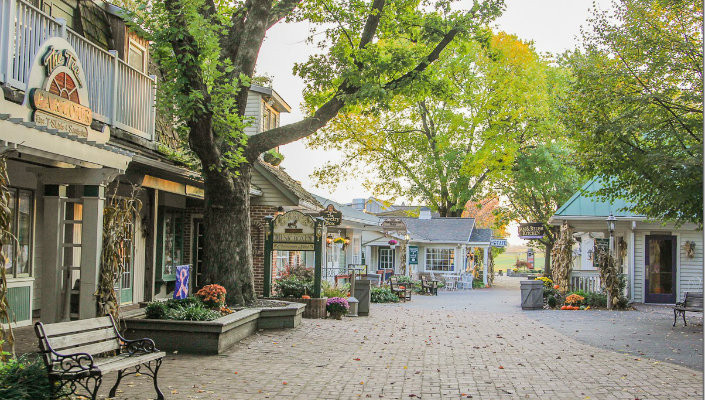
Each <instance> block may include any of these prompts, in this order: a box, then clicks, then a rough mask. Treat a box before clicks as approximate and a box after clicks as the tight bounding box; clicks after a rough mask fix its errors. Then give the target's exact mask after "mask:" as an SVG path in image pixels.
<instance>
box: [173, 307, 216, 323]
mask: <svg viewBox="0 0 705 400" xmlns="http://www.w3.org/2000/svg"><path fill="white" fill-rule="evenodd" d="M221 316H222V314H221V313H220V312H219V311H215V310H211V309H208V308H206V307H205V306H204V305H203V304H192V305H189V306H178V307H175V308H171V309H169V311H167V313H166V319H172V320H177V321H213V320H214V319H218V318H220V317H221Z"/></svg>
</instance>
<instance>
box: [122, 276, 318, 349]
mask: <svg viewBox="0 0 705 400" xmlns="http://www.w3.org/2000/svg"><path fill="white" fill-rule="evenodd" d="M225 295H226V290H225V288H224V287H222V286H220V285H208V286H204V287H203V288H201V289H200V290H199V291H198V292H196V294H195V296H192V297H187V298H185V299H169V300H166V301H153V302H150V303H148V304H147V305H146V307H145V308H143V309H142V310H141V311H142V313H140V314H137V315H135V316H134V317H132V318H126V319H125V320H124V321H125V325H126V328H127V329H126V332H125V333H126V334H125V336H126V337H127V338H128V339H139V338H143V337H148V338H152V339H153V340H154V342H155V344H156V346H157V347H158V348H159V349H161V350H166V351H180V352H185V353H198V354H219V353H221V352H223V351H225V350H226V349H228V348H229V347H231V346H233V345H234V344H236V343H237V342H239V341H240V340H242V339H244V338H246V337H247V336H249V335H251V334H253V333H255V332H256V331H257V329H281V328H295V327H297V326H298V325H299V324H300V323H301V317H302V314H303V312H304V308H305V307H306V305H305V304H301V303H293V302H286V301H271V300H258V301H257V304H255V305H254V306H253V307H250V308H240V309H238V310H231V309H230V308H229V307H228V306H227V305H226V303H225V298H226V297H225Z"/></svg>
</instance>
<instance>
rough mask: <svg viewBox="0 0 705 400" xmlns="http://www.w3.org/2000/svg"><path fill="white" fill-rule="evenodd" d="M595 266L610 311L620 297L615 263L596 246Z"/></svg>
mask: <svg viewBox="0 0 705 400" xmlns="http://www.w3.org/2000/svg"><path fill="white" fill-rule="evenodd" d="M595 264H597V268H598V269H599V270H600V281H601V283H602V288H603V290H604V291H605V293H606V294H607V308H608V309H612V306H614V305H615V304H617V303H618V301H619V295H620V293H619V276H618V274H617V263H616V262H615V260H614V257H612V255H611V254H610V253H609V251H608V250H606V249H605V248H603V247H599V246H598V247H597V249H596V250H595Z"/></svg>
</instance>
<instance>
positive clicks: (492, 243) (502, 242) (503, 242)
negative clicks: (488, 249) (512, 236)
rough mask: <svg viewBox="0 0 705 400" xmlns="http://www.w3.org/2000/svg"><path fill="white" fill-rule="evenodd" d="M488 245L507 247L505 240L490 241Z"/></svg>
mask: <svg viewBox="0 0 705 400" xmlns="http://www.w3.org/2000/svg"><path fill="white" fill-rule="evenodd" d="M490 245H491V246H492V247H507V239H492V240H490Z"/></svg>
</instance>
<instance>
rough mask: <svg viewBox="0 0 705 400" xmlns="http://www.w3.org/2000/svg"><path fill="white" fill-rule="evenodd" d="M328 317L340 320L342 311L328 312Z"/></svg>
mask: <svg viewBox="0 0 705 400" xmlns="http://www.w3.org/2000/svg"><path fill="white" fill-rule="evenodd" d="M330 317H331V318H333V319H338V320H340V319H343V313H331V314H330Z"/></svg>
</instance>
